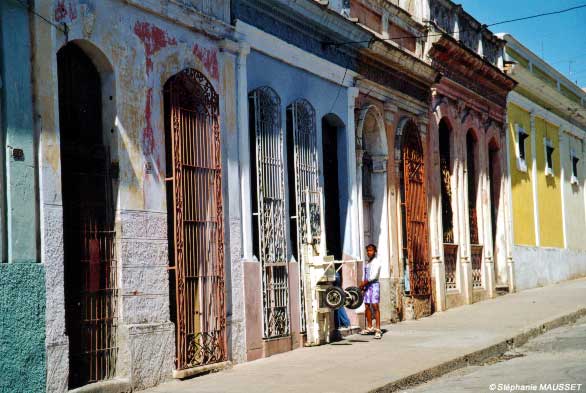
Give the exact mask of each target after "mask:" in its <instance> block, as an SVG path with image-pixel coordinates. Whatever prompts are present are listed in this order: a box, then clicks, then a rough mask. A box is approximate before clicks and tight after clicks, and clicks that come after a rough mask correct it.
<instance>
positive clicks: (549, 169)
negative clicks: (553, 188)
mask: <svg viewBox="0 0 586 393" xmlns="http://www.w3.org/2000/svg"><path fill="white" fill-rule="evenodd" d="M554 150H555V149H554V147H553V145H552V143H551V141H550V140H549V139H545V174H546V175H549V176H553V151H554Z"/></svg>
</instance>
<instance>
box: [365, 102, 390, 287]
mask: <svg viewBox="0 0 586 393" xmlns="http://www.w3.org/2000/svg"><path fill="white" fill-rule="evenodd" d="M359 135H361V136H362V150H363V157H362V205H363V206H362V207H363V210H362V221H363V231H364V234H363V236H364V241H363V245H364V246H366V245H368V244H371V243H373V244H375V245H376V246H377V248H378V257H379V259H381V260H382V261H383V267H382V271H381V274H382V275H383V276H384V277H385V278H387V277H388V275H389V264H388V261H389V232H388V230H389V226H388V204H387V159H388V145H387V136H386V130H385V124H384V120H383V118H382V116H381V114H380V112H379V111H378V109H377V108H376V107H374V106H371V107H369V108H367V109H366V112H365V113H364V116H363V117H362V118H361V121H360V122H359ZM362 252H364V250H363V251H362Z"/></svg>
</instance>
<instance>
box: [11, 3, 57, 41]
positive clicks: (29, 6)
mask: <svg viewBox="0 0 586 393" xmlns="http://www.w3.org/2000/svg"><path fill="white" fill-rule="evenodd" d="M16 2H17V3H18V4H20V6H21V7H22V8H25V9H27V10H28V12H30V13H31V14H33V15H35V16H37V17H38V18H41V19H42V20H43V21H44V22H45V23H48V24H50V25H51V26H53V27H54V28H56V29H57V30H59V31H60V32H62V33H63V34H66V35H67V33H68V28H67V25H66V24H65V23H63V24H62V25H58V24H56V23H53V22H51V21H50V20H49V19H47V18H45V17H44V16H43V15H41V14H39V13H38V12H36V11H35V9H34V7H33V5H27V4H25V3H23V2H22V0H16Z"/></svg>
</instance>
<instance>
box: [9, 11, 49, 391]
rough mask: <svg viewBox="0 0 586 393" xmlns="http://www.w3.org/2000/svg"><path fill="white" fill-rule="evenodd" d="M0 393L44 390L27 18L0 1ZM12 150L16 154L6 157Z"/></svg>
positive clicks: (42, 279) (41, 289)
mask: <svg viewBox="0 0 586 393" xmlns="http://www.w3.org/2000/svg"><path fill="white" fill-rule="evenodd" d="M0 77H1V80H2V83H1V89H0V131H1V134H0V135H1V136H2V140H1V144H0V146H3V147H4V148H3V149H2V154H0V164H1V165H0V167H1V171H0V174H1V176H0V181H1V183H2V184H1V186H0V190H2V191H4V192H5V194H4V195H1V196H0V201H2V203H0V258H1V261H0V393H8V392H10V393H21V392H22V393H36V392H44V391H45V378H46V377H45V373H46V371H45V370H46V360H45V304H46V301H45V298H46V296H45V271H44V267H43V265H42V264H40V263H38V262H39V256H38V232H37V227H38V225H37V222H38V220H37V202H36V159H35V155H34V152H35V149H34V127H33V123H34V122H33V98H32V81H31V41H30V30H29V15H28V11H27V10H26V8H23V6H22V4H20V3H19V2H17V1H16V0H0ZM13 149H20V150H21V151H22V153H23V154H22V155H19V156H18V157H16V158H15V157H13V154H12V151H13Z"/></svg>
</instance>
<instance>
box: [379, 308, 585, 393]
mask: <svg viewBox="0 0 586 393" xmlns="http://www.w3.org/2000/svg"><path fill="white" fill-rule="evenodd" d="M584 316H586V307H581V308H579V309H578V310H577V311H574V312H572V313H570V314H566V315H562V316H558V317H556V318H554V319H552V320H550V321H547V322H545V323H542V324H540V325H539V326H535V327H532V328H529V329H528V330H525V331H523V332H521V333H519V334H517V335H515V336H513V337H511V338H508V339H505V340H503V341H501V342H499V343H497V344H494V345H490V346H488V347H486V348H483V349H480V350H478V351H475V352H470V353H468V354H466V355H463V356H460V357H457V358H454V359H452V360H448V361H447V362H444V363H441V364H439V365H437V366H434V367H430V368H428V369H425V370H423V371H419V372H417V373H415V374H411V375H409V376H407V377H404V378H401V379H398V380H396V381H393V382H390V383H388V384H386V385H384V386H381V387H379V388H376V389H373V390H370V391H369V393H392V392H396V391H399V390H403V389H408V388H412V387H414V386H416V385H419V384H422V383H424V382H428V381H430V380H432V379H435V378H438V377H441V376H442V375H445V374H447V373H449V372H452V371H455V370H458V369H460V368H464V367H466V366H470V365H478V364H481V363H483V362H485V361H486V360H488V359H490V358H493V357H496V356H500V355H502V354H504V353H505V352H507V351H510V350H511V349H513V348H517V347H520V346H522V345H524V344H525V343H527V341H529V340H530V339H532V338H535V337H537V336H539V335H541V334H543V333H545V332H548V331H550V330H552V329H555V328H558V327H560V326H564V325H568V324H570V323H574V322H576V321H577V320H578V319H580V318H582V317H584Z"/></svg>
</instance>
